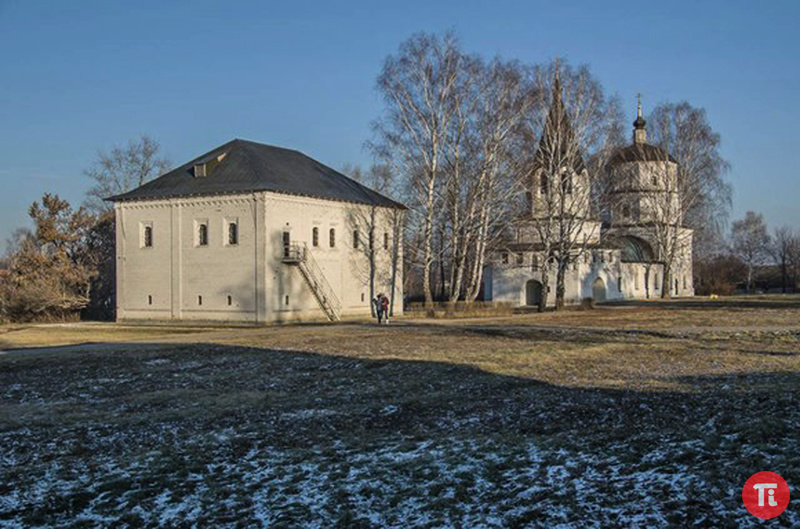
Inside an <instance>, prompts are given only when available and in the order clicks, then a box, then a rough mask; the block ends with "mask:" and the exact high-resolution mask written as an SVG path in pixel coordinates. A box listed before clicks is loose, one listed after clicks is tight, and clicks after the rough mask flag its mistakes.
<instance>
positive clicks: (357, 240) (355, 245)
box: [353, 230, 361, 250]
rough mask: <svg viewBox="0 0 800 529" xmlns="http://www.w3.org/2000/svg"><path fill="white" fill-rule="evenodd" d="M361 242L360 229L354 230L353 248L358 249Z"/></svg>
mask: <svg viewBox="0 0 800 529" xmlns="http://www.w3.org/2000/svg"><path fill="white" fill-rule="evenodd" d="M360 243H361V237H360V236H359V233H358V230H353V248H355V249H356V250H358V246H359V244H360Z"/></svg>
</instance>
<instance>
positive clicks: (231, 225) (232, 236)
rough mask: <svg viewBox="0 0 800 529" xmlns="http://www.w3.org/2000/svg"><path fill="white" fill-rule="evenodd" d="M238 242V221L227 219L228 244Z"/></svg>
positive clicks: (232, 244)
mask: <svg viewBox="0 0 800 529" xmlns="http://www.w3.org/2000/svg"><path fill="white" fill-rule="evenodd" d="M237 244H239V223H238V222H236V221H235V220H229V221H228V246H235V245H237Z"/></svg>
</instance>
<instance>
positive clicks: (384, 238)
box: [383, 232, 389, 250]
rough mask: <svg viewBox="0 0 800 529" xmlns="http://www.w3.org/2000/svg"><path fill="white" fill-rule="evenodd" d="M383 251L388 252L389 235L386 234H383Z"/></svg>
mask: <svg viewBox="0 0 800 529" xmlns="http://www.w3.org/2000/svg"><path fill="white" fill-rule="evenodd" d="M383 249H384V250H388V249H389V233H388V232H383Z"/></svg>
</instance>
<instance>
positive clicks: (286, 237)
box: [283, 231, 292, 258]
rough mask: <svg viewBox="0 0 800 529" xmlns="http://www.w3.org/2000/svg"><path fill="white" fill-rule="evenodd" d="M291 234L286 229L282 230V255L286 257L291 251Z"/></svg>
mask: <svg viewBox="0 0 800 529" xmlns="http://www.w3.org/2000/svg"><path fill="white" fill-rule="evenodd" d="M291 246H292V234H291V233H289V232H288V231H284V232H283V256H284V257H285V258H288V257H289V256H290V253H291Z"/></svg>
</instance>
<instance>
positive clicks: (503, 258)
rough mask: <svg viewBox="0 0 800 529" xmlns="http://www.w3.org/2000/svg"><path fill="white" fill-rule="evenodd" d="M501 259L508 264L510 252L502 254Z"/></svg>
mask: <svg viewBox="0 0 800 529" xmlns="http://www.w3.org/2000/svg"><path fill="white" fill-rule="evenodd" d="M500 259H501V260H502V261H503V264H508V254H507V253H503V254H502V255H501V256H500Z"/></svg>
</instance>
